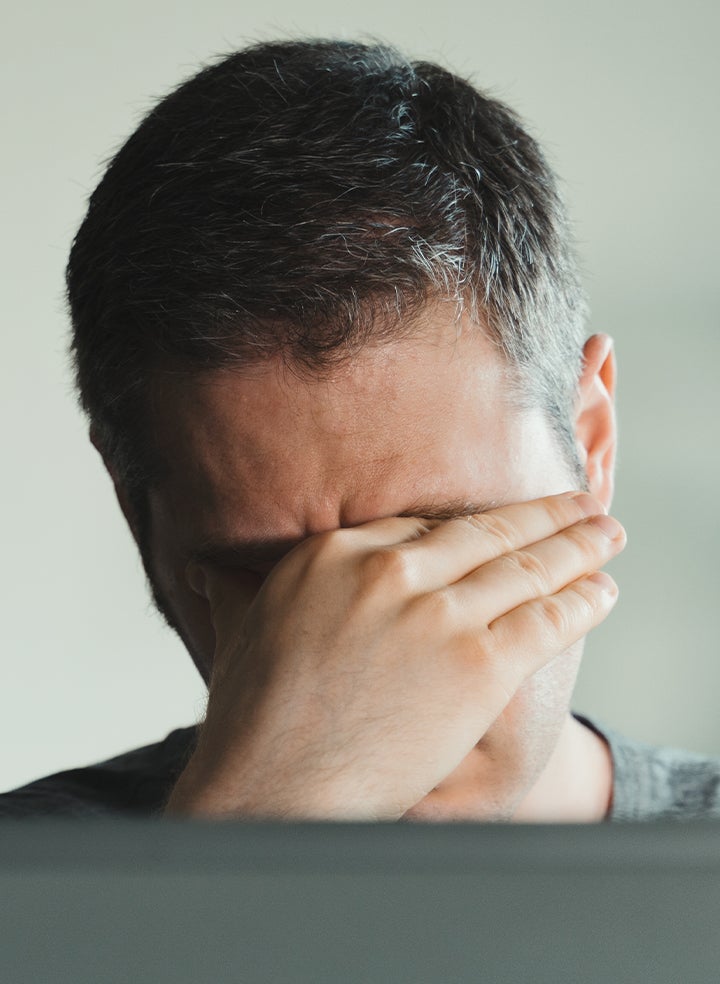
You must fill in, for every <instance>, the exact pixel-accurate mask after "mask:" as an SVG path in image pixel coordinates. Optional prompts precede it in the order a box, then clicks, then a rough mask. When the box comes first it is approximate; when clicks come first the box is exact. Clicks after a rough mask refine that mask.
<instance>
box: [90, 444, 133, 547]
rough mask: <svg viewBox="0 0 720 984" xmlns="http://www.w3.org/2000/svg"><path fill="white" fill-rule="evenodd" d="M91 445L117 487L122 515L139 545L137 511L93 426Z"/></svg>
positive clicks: (116, 492)
mask: <svg viewBox="0 0 720 984" xmlns="http://www.w3.org/2000/svg"><path fill="white" fill-rule="evenodd" d="M90 443H91V444H92V446H93V447H94V448H95V450H96V451H97V452H98V454H99V455H100V457H101V458H102V460H103V464H104V465H105V468H106V469H107V472H108V474H109V475H110V478H111V479H112V483H113V485H114V487H115V495H116V496H117V501H118V503H119V505H120V508H121V509H122V514H123V516H124V517H125V520H126V522H127V524H128V526H129V527H130V532H131V533H132V535H133V539H134V540H135V542H136V543H138V523H137V519H136V517H135V511H134V510H133V508H132V506H131V504H130V499H129V498H128V495H127V492H126V491H125V487H124V485H123V483H122V481H121V479H120V475H119V473H118V471H117V469H116V468H115V467H114V465H113V464H112V463H111V462H110V460H109V459H108V457H107V455H106V454H105V450H104V449H103V446H102V443H101V442H100V438H99V436H98V433H97V431H96V430H95V428H94V427H93V426H92V425H91V427H90Z"/></svg>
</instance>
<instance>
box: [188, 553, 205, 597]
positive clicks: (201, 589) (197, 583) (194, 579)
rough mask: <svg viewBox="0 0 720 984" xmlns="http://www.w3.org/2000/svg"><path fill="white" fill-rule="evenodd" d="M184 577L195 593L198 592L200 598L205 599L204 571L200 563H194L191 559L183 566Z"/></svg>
mask: <svg viewBox="0 0 720 984" xmlns="http://www.w3.org/2000/svg"><path fill="white" fill-rule="evenodd" d="M185 577H186V578H187V582H188V584H189V585H190V587H191V588H192V589H193V591H194V592H195V594H199V595H200V597H201V598H205V599H206V600H207V589H206V586H205V571H204V570H203V569H202V567H201V566H200V564H196V563H194V562H193V561H190V563H189V564H188V565H187V567H186V568H185Z"/></svg>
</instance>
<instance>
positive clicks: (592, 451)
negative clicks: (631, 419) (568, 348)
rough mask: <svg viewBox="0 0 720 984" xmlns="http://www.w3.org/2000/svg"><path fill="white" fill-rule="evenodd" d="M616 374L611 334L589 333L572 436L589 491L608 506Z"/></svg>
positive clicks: (612, 481) (611, 484)
mask: <svg viewBox="0 0 720 984" xmlns="http://www.w3.org/2000/svg"><path fill="white" fill-rule="evenodd" d="M616 375H617V369H616V365H615V351H614V348H613V340H612V338H610V336H609V335H602V334H600V335H592V336H591V337H590V338H588V340H587V341H586V342H585V345H584V346H583V369H582V374H581V376H580V380H579V394H578V399H577V402H576V404H575V437H576V441H577V448H578V454H579V456H580V461H581V462H582V463H583V466H584V468H585V472H586V474H587V480H588V486H589V489H590V492H591V493H592V494H593V495H594V496H596V497H597V498H598V499H600V501H601V502H603V503H604V504H605V506H606V507H607V508H608V509H609V508H610V503H611V502H612V497H613V492H614V487H615V452H616V449H617V421H616V416H615V380H616Z"/></svg>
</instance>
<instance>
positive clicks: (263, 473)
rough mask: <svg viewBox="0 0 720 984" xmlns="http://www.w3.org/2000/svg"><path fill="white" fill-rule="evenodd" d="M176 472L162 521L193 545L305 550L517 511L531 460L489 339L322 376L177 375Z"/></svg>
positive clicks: (379, 356) (276, 365) (167, 419)
mask: <svg viewBox="0 0 720 984" xmlns="http://www.w3.org/2000/svg"><path fill="white" fill-rule="evenodd" d="M155 406H156V414H155V419H154V426H155V434H156V440H157V441H158V443H159V446H160V448H161V450H162V453H163V457H164V458H165V459H166V460H167V462H168V465H169V472H168V477H167V479H166V481H165V482H164V484H163V486H161V488H160V489H159V491H158V493H157V494H155V495H154V496H153V502H154V506H153V508H154V511H155V513H156V514H157V515H156V516H154V517H153V519H154V520H155V519H162V521H163V522H168V521H169V522H170V523H171V524H172V525H173V526H174V527H175V530H176V536H179V537H181V538H184V539H185V540H186V541H187V542H188V544H192V546H197V544H198V543H201V542H206V541H208V542H214V541H216V540H223V538H224V539H227V540H232V539H234V538H237V539H253V538H254V539H257V538H263V537H264V538H267V539H272V540H293V539H297V538H301V537H303V536H307V535H310V534H311V533H313V532H319V531H320V530H322V529H329V528H334V527H337V526H352V525H357V524H359V523H362V522H367V521H368V520H370V519H374V518H378V517H380V516H383V515H396V514H398V513H400V512H409V511H413V507H414V506H416V505H418V504H432V503H436V504H442V503H444V502H447V501H449V500H454V501H457V500H460V499H462V498H463V497H464V498H468V499H472V498H473V496H475V497H477V496H480V497H482V498H484V499H486V500H488V501H491V500H497V501H498V502H500V501H506V500H507V498H508V493H509V489H510V488H511V487H512V484H513V482H514V481H515V479H516V477H517V473H518V466H519V464H520V462H521V460H522V461H524V463H525V464H527V461H526V460H525V455H524V451H527V448H525V449H524V448H523V446H522V445H523V440H524V439H523V435H524V433H525V430H524V428H523V426H522V424H521V421H520V419H519V417H518V414H517V413H516V412H515V411H514V410H513V400H512V388H511V375H510V373H509V372H508V370H507V367H506V366H505V364H504V362H503V361H502V359H501V358H500V357H499V355H498V353H497V351H496V349H495V347H494V346H493V345H492V344H491V343H490V342H489V341H488V339H487V338H485V337H484V335H482V333H481V332H480V330H479V329H475V330H472V331H471V330H468V329H467V328H466V329H465V330H464V331H463V332H462V333H461V334H460V337H458V336H457V331H456V330H455V326H453V328H452V332H450V331H448V332H447V333H443V332H442V331H440V330H438V331H437V332H436V333H435V334H434V335H433V334H423V335H419V336H418V337H413V338H404V339H402V340H398V341H396V342H392V343H385V344H383V345H382V346H376V347H367V348H366V349H363V350H362V351H361V352H360V353H358V354H357V355H356V356H355V357H353V358H352V359H351V360H350V361H348V362H347V363H345V364H343V365H342V366H341V367H338V368H337V369H336V370H332V371H331V372H329V373H326V374H323V375H322V376H318V377H312V376H307V375H303V376H302V377H301V376H299V375H297V374H295V373H293V371H292V369H289V368H288V367H286V366H284V364H283V363H282V361H281V360H279V359H278V360H274V361H268V362H265V363H263V364H262V365H260V366H257V367H254V368H253V369H252V370H251V371H243V372H242V373H238V372H234V371H228V370H222V371H212V372H208V373H205V374H202V375H195V376H192V377H187V376H174V375H172V374H169V375H167V376H165V377H163V378H162V379H161V380H160V382H159V386H158V388H157V391H156V400H155Z"/></svg>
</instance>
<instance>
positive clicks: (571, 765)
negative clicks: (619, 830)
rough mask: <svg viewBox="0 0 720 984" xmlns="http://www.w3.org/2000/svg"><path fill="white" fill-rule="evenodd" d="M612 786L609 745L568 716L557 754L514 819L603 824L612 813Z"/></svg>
mask: <svg viewBox="0 0 720 984" xmlns="http://www.w3.org/2000/svg"><path fill="white" fill-rule="evenodd" d="M612 784H613V768H612V756H611V754H610V749H609V747H608V745H607V743H606V742H605V741H604V740H603V739H602V738H600V736H599V735H597V734H595V732H594V731H591V730H590V729H589V728H586V727H585V725H583V724H580V722H579V721H577V720H576V719H575V718H574V717H572V716H571V715H569V714H568V717H567V719H566V721H565V724H564V725H563V729H562V731H561V732H560V737H559V739H558V742H557V745H556V746H555V751H554V752H553V754H552V755H551V757H550V759H549V760H548V763H547V765H546V766H545V768H544V770H543V771H542V772H541V774H540V777H539V778H538V780H537V782H536V783H535V785H534V786H533V787H532V789H531V790H530V792H529V793H528V794H527V796H526V797H525V798H524V799H523V800H522V801H521V803H520V805H519V806H518V808H517V809H516V811H515V813H514V815H513V818H512V819H513V821H516V822H519V823H523V822H525V823H599V822H600V821H602V820H605V819H606V817H607V815H608V813H609V810H610V807H611V803H612Z"/></svg>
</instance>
